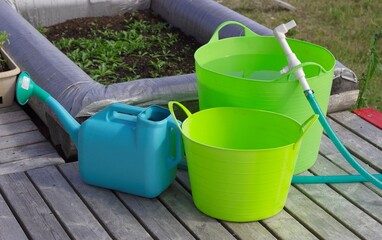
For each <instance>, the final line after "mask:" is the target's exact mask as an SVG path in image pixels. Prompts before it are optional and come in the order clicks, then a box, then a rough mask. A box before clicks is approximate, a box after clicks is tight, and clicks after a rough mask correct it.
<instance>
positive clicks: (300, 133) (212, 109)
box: [181, 107, 304, 152]
mask: <svg viewBox="0 0 382 240" xmlns="http://www.w3.org/2000/svg"><path fill="white" fill-rule="evenodd" d="M221 109H233V110H241V111H248V112H249V111H251V112H265V113H269V114H272V115H278V116H280V117H283V118H286V119H288V120H290V121H291V122H294V124H295V125H297V126H298V127H299V137H298V138H297V139H296V141H295V142H292V143H289V144H285V145H282V146H278V147H273V148H258V149H235V148H224V147H218V146H213V145H210V144H205V143H201V142H199V141H196V140H194V139H191V137H189V136H187V135H186V134H185V133H184V131H181V132H182V136H184V137H185V138H187V139H188V140H189V141H191V142H193V143H195V144H198V145H201V146H203V147H207V148H213V149H216V150H222V151H230V152H260V151H262V152H267V151H274V150H279V149H283V148H289V147H292V148H293V147H294V146H295V145H296V143H298V142H299V141H300V140H301V135H303V133H304V131H303V129H302V126H301V124H300V123H298V122H297V121H296V120H295V119H293V118H291V117H289V116H286V115H284V114H281V113H276V112H272V111H267V110H262V109H254V108H243V107H215V108H208V109H204V110H201V111H198V112H196V113H193V114H192V116H194V115H199V114H202V112H206V111H216V110H221ZM192 116H191V117H192ZM189 118H190V117H187V118H186V119H185V120H184V121H183V124H182V129H183V125H184V124H185V122H187V120H188V119H189Z"/></svg>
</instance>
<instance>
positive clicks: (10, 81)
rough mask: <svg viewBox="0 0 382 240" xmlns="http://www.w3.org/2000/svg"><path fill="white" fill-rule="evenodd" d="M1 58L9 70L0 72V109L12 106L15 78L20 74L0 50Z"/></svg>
mask: <svg viewBox="0 0 382 240" xmlns="http://www.w3.org/2000/svg"><path fill="white" fill-rule="evenodd" d="M0 54H1V57H3V58H5V60H6V61H7V64H8V67H9V69H10V70H8V71H4V72H0V108H2V107H8V106H10V105H12V103H13V100H14V97H15V83H16V77H17V75H18V74H19V73H20V68H19V67H18V66H17V65H16V63H15V62H14V61H13V60H12V59H11V58H10V57H9V55H8V54H7V53H6V52H5V51H4V49H2V48H0Z"/></svg>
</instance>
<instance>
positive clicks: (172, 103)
mask: <svg viewBox="0 0 382 240" xmlns="http://www.w3.org/2000/svg"><path fill="white" fill-rule="evenodd" d="M174 104H176V105H178V106H179V107H180V108H181V109H182V110H183V111H184V113H186V115H187V117H191V116H192V113H191V112H190V111H189V110H188V109H187V108H186V107H185V106H184V105H183V104H181V103H180V102H177V101H170V102H168V109H169V110H170V113H171V116H172V117H173V118H174V120H175V123H176V125H177V126H178V128H179V130H180V131H181V132H182V127H181V126H180V124H179V122H178V119H177V118H176V116H175V112H174Z"/></svg>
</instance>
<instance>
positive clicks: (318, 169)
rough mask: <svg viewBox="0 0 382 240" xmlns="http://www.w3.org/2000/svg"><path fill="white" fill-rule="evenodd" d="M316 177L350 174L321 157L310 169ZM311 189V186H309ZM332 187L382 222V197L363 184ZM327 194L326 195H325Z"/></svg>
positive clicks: (335, 185) (334, 185)
mask: <svg viewBox="0 0 382 240" xmlns="http://www.w3.org/2000/svg"><path fill="white" fill-rule="evenodd" d="M310 171H311V172H313V173H314V174H315V175H347V174H348V173H347V172H345V171H344V170H342V169H341V168H339V167H338V166H336V165H335V164H333V163H332V162H330V161H329V160H328V159H326V158H324V157H323V156H321V155H319V156H318V158H317V161H316V163H315V164H314V165H313V167H312V168H311V169H310ZM307 187H309V186H307ZM331 187H332V188H333V189H335V190H336V191H337V192H338V193H340V194H341V195H343V196H345V197H346V199H348V200H350V201H351V202H352V203H353V204H355V205H357V206H358V207H359V208H361V209H362V210H363V211H364V212H366V213H368V214H369V215H371V216H373V217H374V218H375V219H378V221H379V222H382V205H381V204H379V203H380V202H382V197H381V196H380V195H378V194H377V193H375V192H374V191H373V190H371V189H370V188H368V187H367V186H365V185H364V184H361V183H350V184H332V185H331ZM325 194H326V193H325Z"/></svg>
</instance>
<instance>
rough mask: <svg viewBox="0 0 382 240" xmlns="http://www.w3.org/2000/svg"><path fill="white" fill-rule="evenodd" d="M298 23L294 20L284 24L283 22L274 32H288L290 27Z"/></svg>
mask: <svg viewBox="0 0 382 240" xmlns="http://www.w3.org/2000/svg"><path fill="white" fill-rule="evenodd" d="M296 26H297V24H296V22H295V21H294V20H291V21H289V22H287V23H284V24H281V25H279V26H277V27H276V28H275V29H274V30H273V32H274V33H275V34H276V33H282V34H285V33H287V32H288V31H289V30H290V29H292V28H294V27H296Z"/></svg>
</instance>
